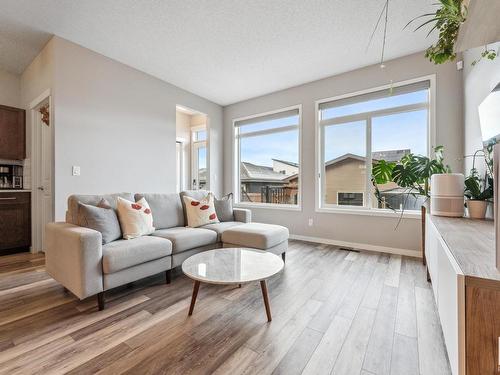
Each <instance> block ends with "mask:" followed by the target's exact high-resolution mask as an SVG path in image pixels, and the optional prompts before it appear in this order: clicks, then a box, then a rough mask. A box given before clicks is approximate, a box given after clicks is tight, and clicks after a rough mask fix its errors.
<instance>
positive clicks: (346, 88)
mask: <svg viewBox="0 0 500 375" xmlns="http://www.w3.org/2000/svg"><path fill="white" fill-rule="evenodd" d="M386 65H387V68H386V69H385V70H384V71H381V70H380V67H379V66H378V65H375V66H370V67H366V68H363V69H359V70H355V71H352V72H348V73H344V74H340V75H337V76H333V77H329V78H325V79H322V80H319V81H315V82H311V83H308V84H304V85H301V86H298V87H294V88H290V89H287V90H283V91H279V92H276V93H273V94H269V95H265V96H262V97H258V98H255V99H251V100H247V101H244V102H240V103H237V104H233V105H230V106H227V107H225V108H224V136H225V142H224V155H225V160H224V163H225V164H224V168H225V171H226V173H225V175H224V189H225V192H226V193H228V192H231V191H232V190H233V186H232V178H233V177H232V144H233V140H232V129H231V127H232V120H233V119H234V118H238V117H243V116H249V115H252V114H256V113H262V112H266V111H270V110H275V109H278V108H283V107H288V106H292V105H296V104H302V123H303V131H302V151H303V152H302V202H303V203H302V211H300V212H297V211H283V210H279V209H262V208H257V209H252V211H253V217H254V219H255V220H257V221H262V222H268V223H276V224H282V225H285V226H287V227H288V228H289V229H290V232H291V233H292V234H295V235H301V236H309V237H316V238H323V239H328V240H334V241H343V242H349V243H356V244H369V245H372V246H380V247H388V248H396V249H408V250H411V251H417V250H418V249H420V227H419V225H420V221H419V219H405V220H403V221H402V222H401V224H400V225H399V227H398V228H397V230H395V226H396V223H397V217H396V216H394V217H372V216H361V215H351V214H336V213H317V212H315V194H316V192H315V172H314V163H315V156H316V154H315V152H316V151H315V140H314V137H315V136H314V134H315V122H314V118H315V112H314V102H315V100H318V99H322V98H328V97H333V96H337V95H341V94H346V93H351V92H356V91H360V90H364V89H369V88H372V87H377V86H382V85H386V84H388V83H389V82H390V80H391V79H392V80H393V81H394V82H398V81H404V80H408V79H411V78H417V77H422V76H426V75H429V74H436V89H437V100H436V102H437V113H436V120H437V131H436V133H437V134H436V137H437V142H436V143H437V144H442V145H444V146H445V148H446V159H447V162H448V163H449V164H450V165H451V167H452V168H453V170H456V171H462V169H463V160H462V155H463V118H462V74H461V72H459V71H457V70H456V67H455V64H454V63H449V64H444V65H440V66H435V65H433V64H431V63H429V62H428V61H427V60H426V59H425V58H424V56H423V53H419V54H414V55H410V56H406V57H403V58H400V59H396V60H393V61H389V62H387V64H386ZM309 218H312V219H313V220H314V226H312V227H309V226H308V219H309Z"/></svg>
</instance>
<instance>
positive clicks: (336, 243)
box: [290, 234, 422, 258]
mask: <svg viewBox="0 0 500 375" xmlns="http://www.w3.org/2000/svg"><path fill="white" fill-rule="evenodd" d="M290 239H291V240H299V241H307V242H315V243H321V244H326V245H334V246H341V247H349V248H352V249H356V250H368V251H377V252H379V253H388V254H399V255H405V256H409V257H415V258H422V254H421V253H420V251H418V250H410V249H399V248H396V247H387V246H379V245H369V244H364V243H356V242H347V241H338V240H332V239H329V238H320V237H310V236H301V235H298V234H290Z"/></svg>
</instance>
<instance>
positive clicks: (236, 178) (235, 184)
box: [231, 104, 302, 211]
mask: <svg viewBox="0 0 500 375" xmlns="http://www.w3.org/2000/svg"><path fill="white" fill-rule="evenodd" d="M290 110H297V111H298V114H299V121H298V128H297V129H298V145H297V147H298V162H299V171H298V174H297V175H298V178H299V182H298V185H297V189H298V197H297V204H276V203H256V202H253V203H252V202H241V200H240V194H241V182H240V166H241V159H240V142H239V138H238V127H237V126H236V123H237V122H241V121H245V120H251V119H256V118H258V117H263V116H269V115H274V114H278V113H281V112H286V111H290ZM287 128H289V126H284V127H283V128H282V129H280V128H277V130H276V131H269V130H263V131H259V132H258V133H262V134H263V135H264V134H265V133H269V134H274V133H279V132H281V131H286V130H285V129H287ZM232 137H233V142H232V148H233V150H232V155H233V157H232V183H231V185H232V188H233V196H234V206H235V207H241V208H266V209H276V210H289V211H302V104H297V105H292V106H289V107H283V108H279V109H275V110H271V111H268V112H262V113H256V114H253V115H249V116H244V117H238V118H235V119H233V121H232Z"/></svg>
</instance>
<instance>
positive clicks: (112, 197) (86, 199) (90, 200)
mask: <svg viewBox="0 0 500 375" xmlns="http://www.w3.org/2000/svg"><path fill="white" fill-rule="evenodd" d="M118 197H121V198H124V199H127V200H129V201H131V200H133V199H134V196H133V195H132V193H115V194H99V195H82V194H75V195H70V196H69V198H68V211H67V212H66V222H68V223H70V224H75V225H78V203H79V202H80V203H83V204H91V205H93V206H97V205H98V204H99V202H100V201H101V199H105V200H107V201H108V203H109V205H110V206H111V207H112V208H114V209H116V201H117V199H118Z"/></svg>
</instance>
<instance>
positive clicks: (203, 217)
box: [182, 193, 219, 228]
mask: <svg viewBox="0 0 500 375" xmlns="http://www.w3.org/2000/svg"><path fill="white" fill-rule="evenodd" d="M182 199H183V201H184V207H185V210H186V215H187V226H188V227H191V228H198V227H201V226H203V225H207V224H214V223H218V222H219V218H218V217H217V213H216V212H215V204H214V195H213V194H212V193H208V194H207V196H206V197H204V198H202V199H199V200H198V199H194V198H191V197H187V196H183V197H182Z"/></svg>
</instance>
